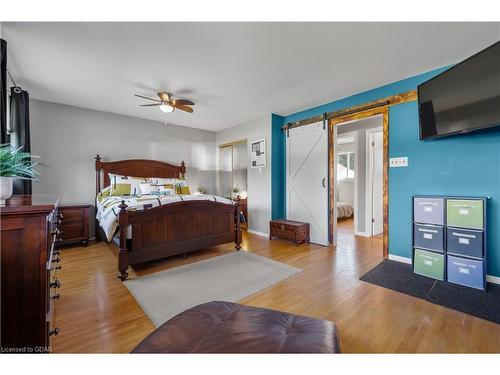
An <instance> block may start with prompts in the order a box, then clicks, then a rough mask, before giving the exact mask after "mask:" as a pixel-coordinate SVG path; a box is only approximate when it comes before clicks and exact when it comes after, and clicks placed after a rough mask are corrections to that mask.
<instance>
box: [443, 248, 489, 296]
mask: <svg viewBox="0 0 500 375" xmlns="http://www.w3.org/2000/svg"><path fill="white" fill-rule="evenodd" d="M447 263H448V264H447V265H448V267H447V268H448V281H449V282H450V283H454V284H460V285H464V286H468V287H471V288H476V289H484V286H485V274H484V264H483V261H481V260H472V259H465V258H460V257H455V256H452V255H448V256H447Z"/></svg>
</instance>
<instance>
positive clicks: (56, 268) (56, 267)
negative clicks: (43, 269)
mask: <svg viewBox="0 0 500 375" xmlns="http://www.w3.org/2000/svg"><path fill="white" fill-rule="evenodd" d="M58 270H62V266H55V267H53V268H52V271H58Z"/></svg>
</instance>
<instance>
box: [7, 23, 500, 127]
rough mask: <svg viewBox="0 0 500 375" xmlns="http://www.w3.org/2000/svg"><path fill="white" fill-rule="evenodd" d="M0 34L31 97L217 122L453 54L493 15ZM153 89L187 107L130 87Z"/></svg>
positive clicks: (342, 93)
mask: <svg viewBox="0 0 500 375" xmlns="http://www.w3.org/2000/svg"><path fill="white" fill-rule="evenodd" d="M2 38H4V39H6V40H7V42H8V65H9V69H10V71H11V72H12V74H13V76H14V78H15V79H16V80H17V81H18V82H17V83H18V85H20V86H22V87H23V88H24V89H26V90H28V91H29V92H30V96H31V97H33V98H36V99H41V100H46V101H51V102H56V103H63V104H69V105H75V106H79V107H84V108H90V109H95V110H101V111H108V112H113V113H119V114H123V115H129V116H134V117H139V118H145V119H151V120H157V121H167V122H168V123H171V124H177V125H183V126H190V127H195V128H201V129H207V130H213V131H217V130H221V129H224V128H228V127H231V126H234V125H238V124H241V123H243V122H246V121H248V120H251V119H255V118H258V117H260V116H263V115H266V114H269V113H271V112H274V113H278V114H282V115H286V114H290V113H293V112H296V111H299V110H302V109H306V108H309V107H312V106H316V105H320V104H323V103H327V102H330V101H332V100H336V99H339V98H342V97H346V96H349V95H352V94H355V93H358V92H362V91H365V90H367V89H371V88H374V87H377V86H380V85H383V84H386V83H390V82H393V81H396V80H400V79H403V78H406V77H409V76H412V75H415V74H418V73H422V72H425V71H429V70H432V69H434V68H438V67H441V66H445V65H448V64H452V63H455V62H458V61H460V60H462V59H464V58H466V57H468V56H469V55H471V54H473V53H475V52H477V51H478V50H480V49H482V48H484V47H486V46H488V45H490V44H492V43H493V42H495V41H497V40H499V39H500V23H3V24H2ZM158 90H167V91H171V92H172V93H174V95H177V96H178V97H183V98H187V99H191V100H192V101H194V102H195V103H196V105H195V106H194V109H195V112H194V114H188V113H185V112H181V111H175V112H174V113H172V114H165V113H163V112H161V111H160V110H159V109H158V108H156V107H152V108H151V107H150V108H148V107H139V104H142V103H143V101H142V100H141V99H138V98H136V97H134V96H133V94H141V95H154V92H156V91H158Z"/></svg>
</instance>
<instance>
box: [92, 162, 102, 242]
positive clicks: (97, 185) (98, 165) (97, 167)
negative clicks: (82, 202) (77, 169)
mask: <svg viewBox="0 0 500 375" xmlns="http://www.w3.org/2000/svg"><path fill="white" fill-rule="evenodd" d="M101 169H102V166H101V157H100V156H99V154H97V155H96V157H95V198H94V203H95V214H97V194H99V193H100V192H101ZM95 214H94V218H95V216H96V215H95ZM94 230H95V242H101V241H102V238H101V233H100V231H99V222H98V221H97V219H95V229H94Z"/></svg>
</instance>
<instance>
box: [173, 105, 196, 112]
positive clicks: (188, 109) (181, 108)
mask: <svg viewBox="0 0 500 375" xmlns="http://www.w3.org/2000/svg"><path fill="white" fill-rule="evenodd" d="M174 107H175V108H177V109H180V110H181V111H184V112H189V113H193V108H191V107H188V106H187V105H180V104H174Z"/></svg>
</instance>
